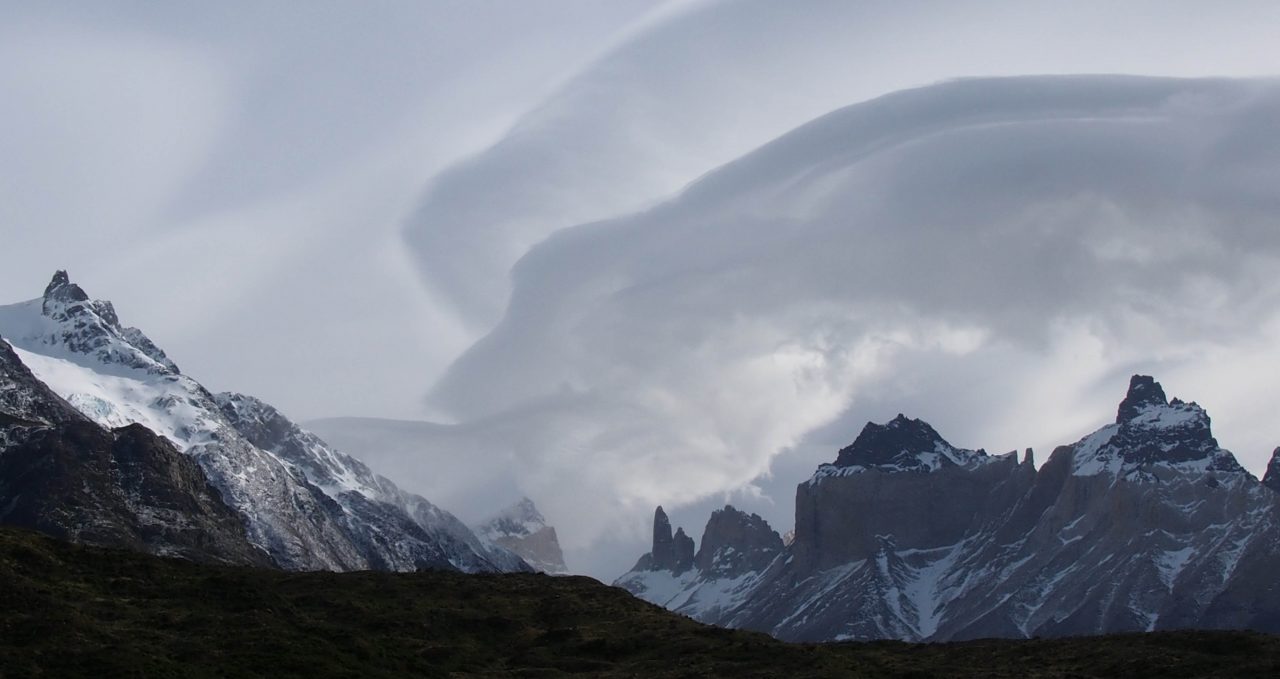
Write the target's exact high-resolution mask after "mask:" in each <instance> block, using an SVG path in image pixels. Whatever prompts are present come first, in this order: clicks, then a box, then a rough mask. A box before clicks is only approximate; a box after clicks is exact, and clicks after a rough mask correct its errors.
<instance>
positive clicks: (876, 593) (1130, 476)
mask: <svg viewBox="0 0 1280 679" xmlns="http://www.w3.org/2000/svg"><path fill="white" fill-rule="evenodd" d="M895 423H896V424H895ZM944 451H945V452H944ZM951 451H952V447H951V446H950V445H949V444H947V443H946V442H945V441H943V440H942V439H941V437H939V436H937V435H936V432H933V430H932V428H931V427H928V425H925V424H924V423H922V422H920V421H918V420H914V421H913V420H906V419H905V418H902V417H899V418H898V419H895V420H894V422H893V423H890V424H887V425H874V424H872V425H868V426H867V427H866V428H865V429H864V430H863V433H862V434H861V435H860V436H859V437H858V441H855V443H854V444H853V445H852V446H850V447H848V448H846V449H844V450H842V451H841V453H840V456H839V458H838V459H837V463H836V465H824V467H833V468H835V469H843V468H847V467H849V466H856V467H859V469H860V471H858V472H855V473H831V472H826V473H824V472H822V471H821V470H820V472H819V473H818V474H816V475H815V476H814V478H813V479H811V480H809V481H807V482H805V483H801V484H800V485H799V486H798V487H797V494H796V533H795V539H794V541H793V542H792V543H791V544H789V545H786V546H783V545H782V543H781V541H778V542H777V543H776V544H775V543H774V542H773V541H772V540H767V541H764V542H761V541H760V540H759V539H750V540H749V539H745V538H743V537H738V538H736V539H734V540H729V541H724V540H723V539H718V538H717V542H718V544H720V546H719V548H718V550H719V551H721V552H727V553H730V554H731V553H732V550H744V549H747V548H748V547H750V548H751V549H754V550H755V551H754V553H756V554H758V555H761V556H760V558H758V559H757V560H755V561H754V562H753V563H752V565H751V566H750V567H747V568H737V569H730V570H724V569H716V568H714V567H710V564H704V563H703V562H702V561H701V560H699V562H698V567H697V568H696V569H695V570H693V571H684V570H679V569H673V568H653V567H652V563H651V560H646V559H644V558H642V559H641V562H640V563H638V564H637V565H636V568H635V569H633V571H632V572H630V573H627V574H626V575H624V576H623V577H621V578H619V580H618V581H617V583H616V584H618V585H619V586H622V587H625V588H627V589H629V590H631V591H632V592H633V593H635V594H637V596H641V597H643V598H646V599H648V600H650V601H653V602H655V603H660V604H661V605H664V606H666V607H668V608H671V609H672V610H677V611H680V612H683V613H686V614H688V615H691V616H693V617H695V618H698V619H700V620H703V621H705V622H712V623H716V624H722V625H728V626H732V627H743V628H748V629H755V630H760V631H765V632H769V633H771V634H773V635H775V636H778V637H780V638H783V639H791V640H804V641H821V640H834V639H877V638H895V639H904V640H913V641H918V640H937V641H942V640H954V639H971V638H978V637H991V636H1000V637H1032V636H1065V635H1079V634H1102V633H1113V632H1128V631H1144V630H1158V629H1178V628H1186V627H1199V628H1251V629H1257V630H1263V631H1271V632H1275V631H1280V591H1277V589H1276V588H1275V587H1274V580H1275V573H1276V572H1280V571H1278V570H1277V569H1280V493H1277V492H1275V491H1273V490H1272V489H1271V488H1269V487H1267V486H1264V485H1263V484H1262V483H1260V482H1259V481H1258V480H1257V479H1255V478H1254V477H1253V476H1252V475H1250V474H1249V473H1248V472H1246V471H1245V470H1244V469H1243V468H1242V467H1240V465H1239V464H1237V463H1236V462H1235V458H1234V456H1232V454H1231V453H1230V452H1229V451H1226V450H1223V449H1222V448H1220V447H1219V446H1218V445H1217V442H1216V440H1215V439H1214V438H1213V436H1212V433H1211V431H1210V429H1209V418H1208V415H1207V414H1206V413H1205V412H1204V411H1203V409H1201V408H1200V407H1199V406H1197V405H1195V404H1193V403H1192V404H1188V403H1183V402H1181V401H1179V400H1177V399H1173V400H1172V401H1169V400H1166V398H1165V395H1164V392H1163V390H1162V389H1161V388H1160V385H1159V384H1158V383H1156V382H1155V380H1153V379H1152V378H1150V377H1147V376H1141V375H1137V376H1134V377H1133V379H1132V380H1131V382H1130V386H1129V391H1128V394H1127V395H1126V397H1125V399H1124V401H1123V402H1122V403H1121V406H1120V408H1119V412H1118V415H1117V418H1116V422H1115V423H1114V424H1109V425H1107V426H1105V427H1103V428H1101V429H1099V430H1098V431H1097V432H1095V433H1093V434H1090V435H1089V436H1086V437H1084V438H1083V439H1082V440H1080V441H1079V442H1077V443H1075V444H1072V445H1069V446H1062V447H1059V448H1058V449H1057V450H1055V451H1054V452H1053V454H1052V455H1051V456H1050V459H1049V460H1048V461H1047V462H1046V463H1045V464H1044V466H1043V467H1041V468H1040V469H1039V470H1036V469H1035V468H1034V467H1033V465H1032V464H1031V462H1030V454H1029V452H1028V459H1027V460H1025V461H1023V462H1022V463H1021V464H1019V463H1018V461H1017V460H1016V459H1015V457H1014V456H1013V455H1005V456H998V457H989V458H982V457H978V456H965V455H961V456H959V457H956V456H953V455H952V454H951ZM913 457H914V458H915V459H913ZM943 459H946V460H949V461H950V462H953V463H956V462H958V461H960V460H969V461H970V462H972V461H973V460H982V462H980V463H979V464H959V463H956V464H947V463H946V462H941V460H943ZM841 463H843V465H842V464H841ZM726 511H728V510H726ZM663 518H665V516H664V517H663ZM715 520H716V517H713V522H714V521H715ZM739 523H741V522H739ZM656 526H657V522H656V521H655V527H656ZM767 530H768V529H767V525H766V526H764V527H756V528H753V529H752V530H750V531H746V532H740V533H741V535H752V536H757V537H758V536H760V535H763V534H767V533H766V531H767ZM770 532H771V531H770ZM708 535H709V536H710V535H713V532H712V531H711V524H708ZM773 535H776V533H775V534H773ZM655 536H656V533H655ZM707 543H708V537H704V544H703V550H702V551H706V550H707V549H708V544H707ZM657 546H658V540H657V537H655V549H657ZM702 551H700V555H701V553H702ZM646 556H647V555H646Z"/></svg>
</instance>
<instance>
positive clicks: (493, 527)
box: [480, 497, 547, 535]
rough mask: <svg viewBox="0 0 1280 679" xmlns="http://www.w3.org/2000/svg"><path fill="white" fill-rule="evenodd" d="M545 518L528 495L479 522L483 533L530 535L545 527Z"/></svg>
mask: <svg viewBox="0 0 1280 679" xmlns="http://www.w3.org/2000/svg"><path fill="white" fill-rule="evenodd" d="M546 525H547V520H546V518H544V517H543V516H542V512H539V511H538V507H537V505H535V504H534V503H533V500H530V499H529V498H528V497H521V498H520V499H519V500H518V501H516V502H514V503H512V504H511V505H509V506H507V507H505V508H503V509H502V510H500V511H499V512H498V513H496V514H494V515H493V516H491V517H489V519H488V520H486V521H485V522H484V523H482V524H481V526H480V528H481V531H482V532H484V533H502V534H509V535H531V534H533V533H536V532H537V531H538V530H540V529H542V528H545V527H546Z"/></svg>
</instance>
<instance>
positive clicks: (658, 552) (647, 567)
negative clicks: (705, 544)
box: [631, 505, 694, 574]
mask: <svg viewBox="0 0 1280 679" xmlns="http://www.w3.org/2000/svg"><path fill="white" fill-rule="evenodd" d="M693 553H694V542H693V538H691V537H689V536H688V535H685V532H684V529H683V528H677V529H676V532H675V535H672V533H671V520H670V519H668V518H667V513H666V512H665V511H663V510H662V506H661V505H659V506H658V508H657V509H655V510H654V511H653V548H652V549H650V550H649V553H648V554H645V555H644V556H642V557H640V560H639V561H637V562H636V565H635V567H634V568H632V569H631V570H632V571H671V572H673V573H677V574H679V573H683V572H685V571H687V570H689V569H690V568H692V567H693Z"/></svg>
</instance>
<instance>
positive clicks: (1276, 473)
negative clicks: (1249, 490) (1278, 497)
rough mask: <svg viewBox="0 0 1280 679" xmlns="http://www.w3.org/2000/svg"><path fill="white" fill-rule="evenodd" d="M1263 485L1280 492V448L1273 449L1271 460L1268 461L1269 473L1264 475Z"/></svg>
mask: <svg viewBox="0 0 1280 679" xmlns="http://www.w3.org/2000/svg"><path fill="white" fill-rule="evenodd" d="M1262 485H1264V486H1266V487H1268V488H1270V489H1271V490H1274V491H1276V492H1277V493H1280V448H1276V449H1275V450H1273V451H1271V461H1270V462H1268V463H1267V473H1266V475H1265V476H1263V477H1262Z"/></svg>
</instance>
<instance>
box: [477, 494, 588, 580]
mask: <svg viewBox="0 0 1280 679" xmlns="http://www.w3.org/2000/svg"><path fill="white" fill-rule="evenodd" d="M476 534H477V535H479V536H480V537H481V538H482V539H485V540H489V541H491V542H493V543H494V544H497V545H498V546H500V547H504V548H506V549H508V550H511V551H512V552H514V553H515V554H517V555H518V556H519V557H520V558H522V559H524V560H525V563H527V564H529V565H530V566H533V567H534V568H535V569H537V570H539V571H542V572H543V573H552V574H562V573H568V572H569V569H568V567H566V566H565V563H564V552H562V551H561V550H560V541H559V539H557V538H556V529H555V527H554V526H548V525H547V520H546V519H545V518H543V516H542V513H541V512H539V511H538V508H537V507H536V506H534V504H533V500H530V499H529V498H527V497H526V498H522V499H521V500H520V501H519V502H517V503H515V504H514V505H511V506H510V507H508V508H506V509H504V510H502V511H501V512H498V513H497V514H496V515H494V516H493V517H490V518H489V520H487V521H485V522H484V523H482V524H480V525H479V526H477V527H476Z"/></svg>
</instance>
